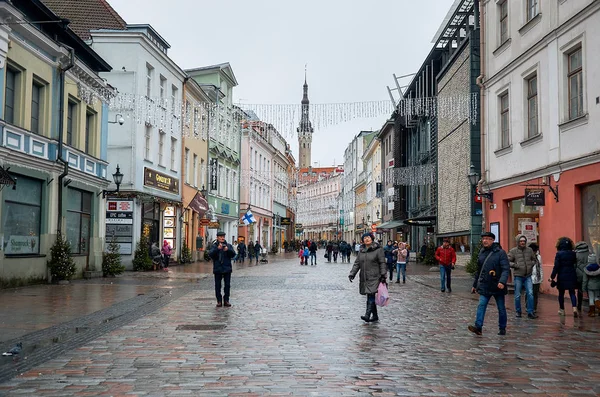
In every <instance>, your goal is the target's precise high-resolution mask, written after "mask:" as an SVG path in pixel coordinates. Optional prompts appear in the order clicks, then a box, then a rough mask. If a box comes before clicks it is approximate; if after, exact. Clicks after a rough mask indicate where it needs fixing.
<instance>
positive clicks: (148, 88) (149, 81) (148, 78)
mask: <svg viewBox="0 0 600 397" xmlns="http://www.w3.org/2000/svg"><path fill="white" fill-rule="evenodd" d="M153 71H154V68H153V67H152V66H151V65H150V64H148V63H147V64H146V96H147V97H148V98H150V97H151V96H152V72H153Z"/></svg>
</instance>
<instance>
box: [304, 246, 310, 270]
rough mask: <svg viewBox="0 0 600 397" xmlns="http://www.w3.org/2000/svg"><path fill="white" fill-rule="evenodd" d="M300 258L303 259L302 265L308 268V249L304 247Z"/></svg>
mask: <svg viewBox="0 0 600 397" xmlns="http://www.w3.org/2000/svg"><path fill="white" fill-rule="evenodd" d="M302 256H303V257H304V265H305V266H308V258H309V257H310V250H309V249H308V247H304V249H303V251H302Z"/></svg>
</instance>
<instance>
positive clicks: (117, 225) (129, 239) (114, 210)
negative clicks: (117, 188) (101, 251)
mask: <svg viewBox="0 0 600 397" xmlns="http://www.w3.org/2000/svg"><path fill="white" fill-rule="evenodd" d="M133 208H134V205H133V200H108V201H107V202H106V221H105V224H106V238H105V248H108V244H109V243H110V241H111V240H112V239H114V240H115V241H116V242H117V243H118V244H119V254H121V255H131V254H132V253H133Z"/></svg>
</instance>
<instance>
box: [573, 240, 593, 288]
mask: <svg viewBox="0 0 600 397" xmlns="http://www.w3.org/2000/svg"><path fill="white" fill-rule="evenodd" d="M589 254H590V248H589V247H588V244H587V243H586V242H585V241H579V242H578V243H577V244H575V255H576V256H577V268H576V269H575V270H576V271H577V284H581V283H582V282H583V274H584V273H585V268H586V266H587V265H588V255H589Z"/></svg>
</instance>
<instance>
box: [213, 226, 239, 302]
mask: <svg viewBox="0 0 600 397" xmlns="http://www.w3.org/2000/svg"><path fill="white" fill-rule="evenodd" d="M208 255H209V256H210V257H211V259H212V260H213V275H214V276H215V295H216V297H217V307H221V306H223V305H224V306H225V307H230V306H231V303H229V294H230V290H231V272H232V266H231V259H232V258H233V257H234V256H235V250H234V249H233V246H232V245H231V244H229V243H227V241H225V232H224V231H218V232H217V241H215V242H214V243H213V245H212V247H210V251H209V253H208ZM221 281H224V288H223V295H221Z"/></svg>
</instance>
